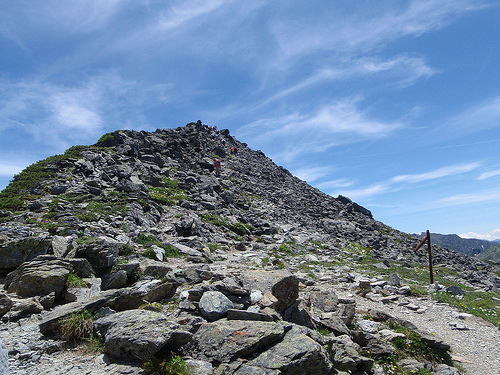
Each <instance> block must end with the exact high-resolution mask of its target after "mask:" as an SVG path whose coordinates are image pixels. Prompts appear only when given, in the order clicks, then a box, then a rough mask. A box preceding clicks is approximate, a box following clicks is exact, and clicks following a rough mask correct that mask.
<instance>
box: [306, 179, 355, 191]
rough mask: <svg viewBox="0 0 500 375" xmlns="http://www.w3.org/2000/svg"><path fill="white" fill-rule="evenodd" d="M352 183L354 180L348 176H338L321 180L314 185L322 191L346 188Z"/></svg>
mask: <svg viewBox="0 0 500 375" xmlns="http://www.w3.org/2000/svg"><path fill="white" fill-rule="evenodd" d="M353 184H354V181H352V180H350V179H348V178H338V179H336V180H331V181H325V182H321V183H319V184H316V185H315V186H316V187H317V188H318V189H320V190H322V191H326V190H330V189H339V188H346V187H348V186H352V185H353Z"/></svg>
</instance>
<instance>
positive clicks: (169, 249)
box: [137, 233, 181, 259]
mask: <svg viewBox="0 0 500 375" xmlns="http://www.w3.org/2000/svg"><path fill="white" fill-rule="evenodd" d="M137 243H138V244H139V245H142V246H144V247H145V248H146V250H145V251H144V252H143V253H142V255H144V256H145V257H148V258H151V259H155V258H156V255H155V252H154V250H153V249H151V246H153V245H156V246H158V247H161V248H162V249H163V250H165V256H166V257H169V258H174V257H179V256H181V253H180V252H179V250H178V249H177V248H176V247H175V246H174V245H172V244H170V243H168V242H161V241H160V240H159V239H158V238H157V237H156V236H154V235H152V234H145V233H140V234H139V236H138V237H137Z"/></svg>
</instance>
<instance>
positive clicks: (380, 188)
mask: <svg viewBox="0 0 500 375" xmlns="http://www.w3.org/2000/svg"><path fill="white" fill-rule="evenodd" d="M390 191H393V190H392V189H391V187H390V186H389V185H386V184H384V183H379V184H374V185H371V186H369V187H366V188H360V189H352V190H343V191H339V192H337V193H335V194H334V195H343V196H346V197H349V198H350V199H352V200H358V199H364V198H368V197H372V196H374V195H379V194H385V193H388V192H390Z"/></svg>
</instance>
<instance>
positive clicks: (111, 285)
mask: <svg viewBox="0 0 500 375" xmlns="http://www.w3.org/2000/svg"><path fill="white" fill-rule="evenodd" d="M127 280H128V277H127V272H126V271H124V270H119V271H111V272H110V273H108V274H106V275H104V276H103V277H102V286H101V288H102V290H108V289H119V288H123V287H125V286H126V285H127Z"/></svg>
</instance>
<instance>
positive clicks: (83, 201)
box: [0, 121, 500, 375]
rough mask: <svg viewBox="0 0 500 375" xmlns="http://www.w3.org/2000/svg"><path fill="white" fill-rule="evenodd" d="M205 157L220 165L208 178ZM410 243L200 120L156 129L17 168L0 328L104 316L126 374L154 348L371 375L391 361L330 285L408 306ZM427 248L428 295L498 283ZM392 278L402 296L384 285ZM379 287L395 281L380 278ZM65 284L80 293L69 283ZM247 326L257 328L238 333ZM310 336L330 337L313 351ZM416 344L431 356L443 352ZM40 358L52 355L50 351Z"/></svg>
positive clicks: (475, 265) (260, 367)
mask: <svg viewBox="0 0 500 375" xmlns="http://www.w3.org/2000/svg"><path fill="white" fill-rule="evenodd" d="M214 159H219V160H220V161H221V164H222V169H221V171H220V173H216V171H215V169H214ZM418 242H419V239H418V238H417V237H414V236H411V235H408V234H406V233H402V232H400V231H398V230H396V229H393V228H391V227H389V226H387V225H385V224H383V223H381V222H379V221H377V220H375V219H374V218H373V215H372V214H371V212H370V211H369V210H367V209H366V208H364V207H362V206H360V205H358V204H357V203H355V202H353V201H352V200H350V199H349V198H348V197H343V196H339V197H337V198H334V197H332V196H329V195H327V194H324V193H323V192H321V191H319V190H318V189H316V188H314V187H312V186H310V185H308V184H307V183H306V182H304V181H302V180H300V179H299V178H297V177H295V176H293V175H292V174H291V173H290V172H289V171H287V170H286V169H285V168H283V167H280V166H277V165H276V164H275V163H274V162H273V161H272V160H271V159H270V158H268V157H267V156H266V155H265V154H264V153H263V152H261V151H255V150H252V149H251V148H249V147H248V145H247V144H245V143H242V142H240V141H239V140H237V139H236V138H234V137H233V136H231V135H230V132H229V131H228V130H227V129H222V130H216V129H214V128H213V127H208V126H206V125H203V124H202V123H201V121H198V122H196V123H190V124H187V125H186V126H184V127H178V128H175V129H157V130H156V131H154V132H146V131H134V130H118V131H115V132H112V133H108V134H105V135H103V136H102V137H101V138H100V139H99V141H98V142H97V143H96V144H95V145H92V146H74V147H72V148H70V149H68V150H67V151H66V152H65V153H64V154H63V155H56V156H53V157H49V158H47V159H45V160H42V161H40V162H38V163H35V164H33V165H31V166H29V167H27V168H26V169H25V170H23V171H22V172H21V173H20V174H18V175H16V176H15V177H14V180H13V181H12V182H11V184H9V185H8V186H7V188H6V189H4V190H3V191H2V192H0V257H1V258H2V262H1V264H0V276H1V277H0V281H3V282H4V289H5V290H6V293H5V294H1V293H0V317H1V318H2V324H4V323H5V324H7V323H10V324H15V322H17V321H19V320H20V319H21V320H23V319H25V320H26V322H25V323H23V324H35V325H37V326H39V330H40V332H41V333H42V334H43V335H44V336H47V337H52V336H53V335H55V337H56V338H59V339H60V338H61V337H60V336H61V324H62V323H61V322H63V321H64V320H65V319H67V318H68V317H70V316H72V315H73V314H79V313H82V312H84V311H90V312H92V314H104V315H96V316H95V317H94V319H96V320H95V322H94V323H93V327H94V330H95V331H96V332H97V333H98V334H99V335H101V337H103V338H105V340H106V341H105V343H104V352H105V353H106V355H108V356H109V357H110V358H112V359H113V361H114V363H115V362H116V361H118V363H121V362H126V360H129V359H130V357H131V355H130V353H134V355H136V356H138V357H140V358H141V360H145V359H148V358H149V357H150V355H152V354H155V353H158V354H160V351H161V350H162V348H163V349H165V350H166V349H169V350H172V351H175V352H179V353H183V354H184V355H185V356H188V357H191V358H192V359H194V360H196V361H201V362H202V363H203V364H204V366H209V367H210V368H212V367H213V369H214V371H215V369H217V371H218V372H217V373H219V374H232V373H235V374H240V375H243V374H247V373H266V374H272V375H278V374H287V373H290V374H292V373H294V372H293V371H298V372H295V373H301V371H302V373H305V372H307V371H306V370H304V369H305V368H310V366H313V367H314V368H315V369H318V371H320V372H325V373H330V374H342V373H343V371H352V372H356V371H357V373H359V374H365V373H366V374H371V373H373V372H372V367H374V368H375V367H376V366H375V365H374V360H373V358H371V357H369V356H368V354H369V353H370V351H372V350H373V348H379V349H377V350H383V351H384V353H385V354H389V353H393V352H394V351H395V349H394V347H393V346H392V344H388V343H385V341H384V340H383V339H382V338H381V337H380V336H373V335H372V336H373V337H372V336H369V335H368V332H367V331H363V330H360V329H358V328H357V327H356V326H355V325H352V323H353V320H354V315H355V301H354V299H353V298H350V297H348V296H346V297H343V298H338V296H337V295H336V293H335V291H334V289H333V287H332V286H333V285H337V284H339V285H342V287H343V288H348V289H349V290H352V291H353V293H354V292H355V293H359V294H360V295H361V296H362V297H365V296H367V298H368V297H369V298H372V299H373V301H382V300H385V301H387V303H391V301H392V302H394V301H401V303H402V304H407V302H405V300H401V298H405V296H409V295H410V294H411V293H412V288H413V289H414V290H421V289H422V288H421V287H419V286H418V284H420V283H424V285H427V284H428V281H427V280H428V275H427V270H426V265H427V254H426V253H425V252H424V251H419V252H417V253H415V252H414V251H413V249H414V248H415V246H416V245H417V244H418ZM433 249H434V260H435V266H436V267H435V270H436V273H437V274H439V279H438V280H439V281H440V282H446V283H447V284H452V283H460V285H462V286H463V287H464V288H465V287H467V288H470V290H473V291H476V293H492V292H493V291H494V290H496V288H498V287H499V286H500V278H499V277H498V276H499V275H500V274H499V273H498V272H499V270H498V268H495V266H494V265H492V264H488V263H484V262H482V261H481V260H479V259H476V258H474V257H470V256H467V255H464V254H460V253H457V252H454V251H451V250H448V249H446V248H443V247H440V246H438V245H437V246H435V247H433ZM394 270H398V272H399V273H400V274H401V275H402V276H401V278H402V279H404V280H405V281H406V282H410V283H412V287H410V286H408V285H406V286H402V285H401V282H400V281H398V280H399V276H394V277H393V276H392V275H389V272H391V273H392V272H394ZM56 271H57V272H56ZM70 274H71V275H72V276H71V278H70V276H69V275H70ZM367 274H369V275H371V276H366V275H367ZM389 276H391V280H392V281H391V284H389V282H388V281H384V280H381V279H382V278H387V279H389ZM394 278H395V279H394ZM70 279H71V280H73V281H71V283H74V282H75V281H74V280H75V279H76V280H79V279H81V280H83V281H81V282H80V284H81V285H85V286H88V287H83V288H82V286H81V285H80V288H82V289H80V288H75V287H74V286H73V284H71V286H70V284H69V283H70V281H69V280H70ZM372 288H373V292H370V290H372ZM419 288H420V289H419ZM432 288H434V290H436V288H437V290H444V288H446V286H444V285H442V284H440V283H439V282H437V283H436V284H435V285H432ZM75 289H80V290H75ZM257 292H258V293H257ZM369 292H370V293H371V294H370V293H369ZM93 293H94V294H93ZM259 293H260V294H259ZM367 293H368V294H367ZM207 300H208V301H207ZM228 301H229V302H228ZM212 305H215V307H217V309H218V308H220V307H221V306H224V311H223V312H222V313H221V312H220V311H218V310H217V309H214V310H215V311H212V307H213V306H212ZM410 306H411V304H410ZM103 308H104V309H106V308H107V309H111V310H112V314H111V313H109V311H108V312H107V313H103V312H102V309H103ZM143 308H144V309H146V310H152V311H149V312H146V311H144V310H143ZM137 310H139V311H137ZM233 310H234V311H233ZM106 311H107V310H106ZM153 312H160V314H159V315H155V314H154V313H153ZM106 314H108V315H109V314H110V315H109V316H108V315H106ZM384 316H385V318H384V319H386V320H387V319H388V318H387V316H386V315H384ZM230 317H231V319H230ZM121 319H123V320H121ZM253 319H256V320H259V323H258V324H257V323H248V322H249V321H252V320H253ZM146 321H147V322H150V324H147V326H144V324H145V323H144V322H146ZM238 321H241V322H238ZM134 322H135V323H138V324H139V323H140V324H139V325H141V327H143V328H142V329H143V330H148V329H150V328H151V327H155V326H156V325H161V326H164V325H165V324H166V325H168V326H169V327H171V329H172V330H173V333H171V335H172V336H170V333H169V336H168V337H170V338H171V339H170V338H169V339H167V338H165V337H163V336H162V337H163V339H165V340H166V341H162V342H161V345H160V344H158V341H154V340H153V341H154V342H153V341H149V339H150V337H149V336H148V337H147V338H144V337H143V336H140V335H141V332H133V333H129V332H128V331H127V333H126V335H125V336H126V337H117V336H116V335H120V332H118V331H119V330H118V331H117V330H114V329H113V326H115V325H117V326H133V327H135V326H136V325H134V324H133V323H134ZM183 327H185V328H183ZM202 327H204V328H203V329H202ZM253 328H255V329H256V330H257V331H254V330H253ZM16 329H17V328H16V327H14V326H12V325H8V326H7V327H6V330H12V332H14V331H15V332H17V331H16ZM151 329H152V328H151ZM211 329H214V330H215V331H214V332H212V331H210V330H211ZM319 329H324V330H326V331H327V333H328V334H329V336H326V337H327V338H322V336H321V335H320V334H319V333H318V330H319ZM221 330H222V331H227V332H233V334H232V335H233V336H231V337H233V338H234V340H235V341H234V342H236V343H240V340H243V338H245V340H244V342H241V344H242V345H243V344H244V345H248V346H246V347H245V349H244V351H243V352H240V351H239V350H240V348H238V347H232V348H233V349H232V350H234V353H245V354H238V355H243V359H244V361H241V358H240V357H238V355H236V354H234V353H233V352H231V350H230V349H227V350H226V348H225V344H224V343H223V342H221V343H219V344H220V345H221V350H222V348H224V350H222V351H221V352H218V351H212V350H211V346H212V345H213V344H212V341H210V340H212V339H214V337H215V336H217V335H215V332H220V331H221ZM148 332H149V331H148ZM242 332H243V333H244V334H243V333H242ZM35 334H36V333H33V335H35ZM420 334H421V335H423V337H425V338H426V340H428V342H429V343H430V344H429V345H434V346H436V347H437V348H440V350H444V351H446V350H448V349H449V345H446V344H444V343H443V342H442V341H439V340H437V339H433V338H432V336H429V334H426V333H423V332H421V333H420ZM58 335H59V336H58ZM155 335H156V333H154V332H151V336H152V337H156V336H155ZM214 335H215V336H214ZM260 335H265V336H266V338H265V339H262V340H264V341H263V342H267V344H265V345H263V346H262V347H261V346H258V347H256V346H255V345H254V344H252V341H251V340H252V338H253V337H260ZM343 335H344V336H345V337H344V336H343ZM247 336H248V337H247ZM285 336H286V337H287V339H286V340H285V342H287V343H290V345H292V346H293V350H297V351H298V352H301V353H303V354H301V355H300V356H298V357H300V358H301V360H300V361H299V362H294V361H292V360H290V361H285V362H284V363H282V362H280V361H282V360H283V359H281V360H280V361H278V360H277V358H284V357H286V355H284V354H283V352H281V350H285V352H286V351H288V350H289V348H288V347H286V346H284V347H282V345H280V342H281V340H284V337H285ZM138 337H142V338H138ZM277 337H279V339H277ZM342 337H343V338H342ZM174 338H175V339H174ZM51 340H52V339H51ZM141 340H142V341H141ZM246 340H250V341H246ZM259 340H260V339H259ZM266 340H271V341H269V342H268V341H266ZM276 340H277V341H278V342H277V341H276ZM366 340H368V341H366ZM257 342H259V341H257ZM367 342H369V343H370V344H367ZM426 342H427V341H426ZM114 343H119V344H114ZM144 343H147V345H152V346H148V348H147V349H146V348H144V347H143V346H142V345H143V344H144ZM302 344H304V345H305V344H307V347H302V346H301V345H302ZM8 345H14V344H11V343H8ZM50 345H51V348H52V347H57V348H59V346H58V345H59V344H57V343H56V341H54V342H52V341H51V344H50ZM117 345H123V347H122V349H119V348H118V347H117ZM367 345H368V346H367ZM370 345H373V348H372V346H370ZM380 345H381V346H380ZM153 346H154V350H153ZM125 348H126V349H125ZM325 348H330V349H329V350H330V352H328V350H326V349H325ZM332 348H335V349H332ZM202 349H203V350H202ZM9 350H11V351H12V352H15V350H16V348H15V347H14V348H13V347H11V346H9ZM27 350H35V351H37V353H38V352H40V351H41V352H43V349H30V348H27V349H26V350H18V351H17V352H18V353H22V355H20V357H19V358H18V357H16V363H17V364H18V366H20V367H19V368H22V366H25V365H26V366H28V364H26V363H25V361H24V359H25V353H26V351H27ZM58 350H59V349H57V350H56V351H58ZM124 353H125V354H124ZM126 353H129V354H126ZM221 353H222V354H221ZM334 353H336V354H334ZM340 353H344V354H342V355H341V354H340ZM385 354H384V355H385ZM28 357H29V356H28ZM28 357H26V358H28ZM445 357H446V356H445V355H444V354H443V358H445ZM446 358H448V357H446ZM438 362H439V359H438ZM429 363H430V364H429V366H431V367H432V366H434V367H435V366H438V364H437V363H434V362H432V363H431V362H429ZM445 363H447V364H451V362H450V361H448V362H446V361H445V362H443V363H441V364H442V365H443V366H445ZM275 366H278V367H275ZM434 367H432V368H434ZM294 369H295V370H294ZM436 369H437V367H436ZM129 370H130V371H131V372H130V373H142V372H141V371H140V370H138V369H137V367H133V368H132V369H130V368H127V371H129ZM19 371H21V370H19ZM103 371H104V370H103ZM246 371H249V372H246ZM255 371H257V372H255ZM258 371H260V372H258ZM436 371H437V370H436ZM19 373H22V372H19ZM104 373H105V372H104Z"/></svg>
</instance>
